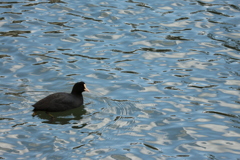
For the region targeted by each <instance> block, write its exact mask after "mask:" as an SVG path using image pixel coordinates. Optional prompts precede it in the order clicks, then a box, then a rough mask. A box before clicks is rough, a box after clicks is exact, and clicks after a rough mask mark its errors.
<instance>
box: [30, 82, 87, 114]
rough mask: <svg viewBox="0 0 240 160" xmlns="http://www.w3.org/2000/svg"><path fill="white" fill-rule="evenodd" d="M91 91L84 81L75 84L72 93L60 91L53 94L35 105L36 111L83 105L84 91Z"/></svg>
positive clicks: (52, 110) (56, 110)
mask: <svg viewBox="0 0 240 160" xmlns="http://www.w3.org/2000/svg"><path fill="white" fill-rule="evenodd" d="M84 91H89V90H88V89H87V87H86V85H85V83H84V82H78V83H76V84H75V85H74V86H73V89H72V92H71V93H64V92H58V93H54V94H51V95H49V96H47V97H45V98H43V99H41V100H40V101H38V102H37V103H35V104H34V105H33V107H34V111H46V112H60V111H65V110H69V109H73V108H77V107H80V106H81V105H83V96H82V92H84Z"/></svg>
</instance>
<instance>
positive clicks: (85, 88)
mask: <svg viewBox="0 0 240 160" xmlns="http://www.w3.org/2000/svg"><path fill="white" fill-rule="evenodd" d="M84 91H86V92H90V90H89V89H88V88H87V86H86V84H84Z"/></svg>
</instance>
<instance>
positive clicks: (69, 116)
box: [35, 105, 87, 124]
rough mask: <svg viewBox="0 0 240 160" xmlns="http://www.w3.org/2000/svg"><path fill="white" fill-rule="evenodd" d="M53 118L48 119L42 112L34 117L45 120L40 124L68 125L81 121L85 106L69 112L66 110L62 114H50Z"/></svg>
mask: <svg viewBox="0 0 240 160" xmlns="http://www.w3.org/2000/svg"><path fill="white" fill-rule="evenodd" d="M50 113H51V115H53V117H54V118H52V117H50V116H49V115H48V114H46V113H45V112H44V111H38V113H37V114H36V115H35V116H36V117H38V118H40V119H43V120H46V121H42V123H49V124H70V121H72V120H81V119H82V118H83V115H85V114H86V113H87V111H86V110H85V106H84V105H82V106H81V107H78V108H74V109H71V110H67V111H64V112H50Z"/></svg>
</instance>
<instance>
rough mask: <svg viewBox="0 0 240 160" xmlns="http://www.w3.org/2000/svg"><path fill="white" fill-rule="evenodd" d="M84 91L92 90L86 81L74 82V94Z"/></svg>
mask: <svg viewBox="0 0 240 160" xmlns="http://www.w3.org/2000/svg"><path fill="white" fill-rule="evenodd" d="M84 91H87V92H90V91H89V90H88V89H87V86H86V84H85V83H84V82H77V83H75V84H74V86H73V88H72V94H75V95H77V94H82V92H84Z"/></svg>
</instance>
